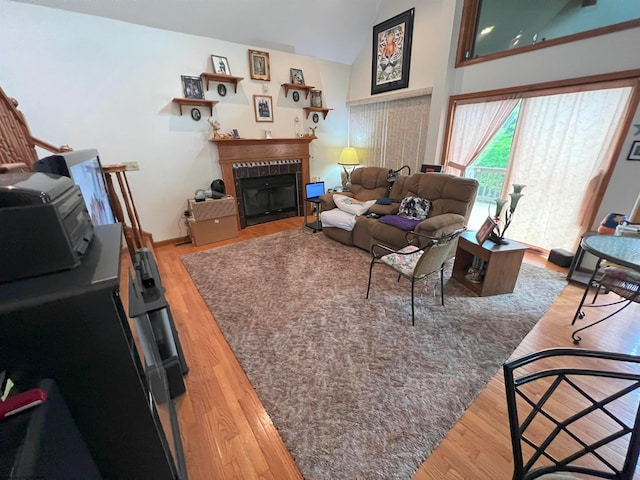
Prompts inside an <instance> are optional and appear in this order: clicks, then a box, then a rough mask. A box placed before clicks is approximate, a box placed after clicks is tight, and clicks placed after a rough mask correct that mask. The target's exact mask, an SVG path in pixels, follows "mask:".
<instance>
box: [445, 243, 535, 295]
mask: <svg viewBox="0 0 640 480" xmlns="http://www.w3.org/2000/svg"><path fill="white" fill-rule="evenodd" d="M508 242H509V243H508V244H506V245H496V244H495V243H493V242H492V241H490V240H487V241H485V242H484V243H483V244H482V245H478V241H477V240H476V232H464V233H463V234H462V235H461V236H460V238H459V239H458V247H457V249H456V259H455V262H454V264H453V273H452V277H453V278H455V279H456V280H457V281H459V282H460V283H462V284H463V285H464V286H465V287H467V288H468V289H469V290H471V291H472V292H474V293H476V294H477V295H479V296H480V297H488V296H490V295H501V294H504V293H511V292H513V289H514V287H515V285H516V280H518V273H519V272H520V265H521V264H522V259H523V257H524V252H525V251H526V250H527V246H526V245H523V244H521V243H518V242H515V241H513V240H508ZM474 257H477V258H479V259H481V260H482V261H483V262H484V265H485V270H484V276H483V277H482V281H481V282H480V283H474V282H472V281H471V280H469V279H468V278H467V277H466V275H467V273H468V272H469V267H471V266H472V265H473V263H474Z"/></svg>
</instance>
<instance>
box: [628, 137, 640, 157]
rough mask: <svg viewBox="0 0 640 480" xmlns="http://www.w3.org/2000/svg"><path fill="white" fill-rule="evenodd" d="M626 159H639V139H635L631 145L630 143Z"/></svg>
mask: <svg viewBox="0 0 640 480" xmlns="http://www.w3.org/2000/svg"><path fill="white" fill-rule="evenodd" d="M627 160H640V140H636V141H635V142H633V145H631V150H630V151H629V156H628V157H627Z"/></svg>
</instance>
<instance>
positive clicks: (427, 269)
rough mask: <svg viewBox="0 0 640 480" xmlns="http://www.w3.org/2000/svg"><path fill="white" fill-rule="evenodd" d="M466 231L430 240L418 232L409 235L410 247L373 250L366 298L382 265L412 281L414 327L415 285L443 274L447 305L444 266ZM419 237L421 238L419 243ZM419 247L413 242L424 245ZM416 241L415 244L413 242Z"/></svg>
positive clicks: (442, 291)
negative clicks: (372, 280)
mask: <svg viewBox="0 0 640 480" xmlns="http://www.w3.org/2000/svg"><path fill="white" fill-rule="evenodd" d="M465 230H466V228H460V229H458V230H455V231H454V232H451V233H448V234H446V235H443V236H441V237H438V238H435V237H428V236H426V235H421V234H419V233H416V232H407V234H406V239H407V243H408V245H407V246H406V247H403V248H401V249H399V250H393V249H392V248H389V247H387V246H386V245H382V244H375V245H373V246H372V247H371V257H372V258H371V265H370V266H369V281H368V283H367V296H366V298H369V291H370V290H371V277H372V272H373V266H374V265H375V264H376V263H382V264H384V265H387V266H388V267H390V268H391V269H393V270H394V271H395V272H396V273H397V274H398V281H399V280H400V278H401V277H406V278H408V279H410V280H411V325H415V324H416V322H415V318H416V316H415V284H416V282H418V281H420V280H423V279H426V278H428V277H429V276H431V275H433V274H434V273H440V302H441V304H442V305H444V264H445V262H446V261H447V259H448V258H449V251H450V249H451V247H452V246H453V244H454V242H455V241H456V240H457V239H458V237H459V236H460V234H461V233H462V232H464V231H465ZM419 238H422V240H421V241H420V240H419ZM425 240H426V242H427V243H426V246H424V247H422V248H420V247H418V246H416V245H414V244H413V243H420V244H424V243H425ZM412 242H413V243H412Z"/></svg>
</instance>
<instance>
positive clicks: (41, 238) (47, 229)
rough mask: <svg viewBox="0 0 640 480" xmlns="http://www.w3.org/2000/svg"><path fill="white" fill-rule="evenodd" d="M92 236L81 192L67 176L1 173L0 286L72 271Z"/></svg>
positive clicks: (89, 218) (37, 173)
mask: <svg viewBox="0 0 640 480" xmlns="http://www.w3.org/2000/svg"><path fill="white" fill-rule="evenodd" d="M92 237H93V226H92V224H91V217H90V216H89V212H87V207H86V206H85V203H84V199H83V197H82V192H81V191H80V187H78V186H77V185H76V184H74V183H73V181H72V180H71V179H70V178H68V177H63V176H60V175H53V174H45V173H39V172H24V173H8V174H2V175H0V282H8V281H12V280H17V279H20V278H26V277H34V276H38V275H44V274H46V273H50V272H56V271H59V270H66V269H69V268H74V267H77V266H78V265H79V264H80V258H81V255H82V254H83V253H84V252H85V250H86V249H87V247H88V246H89V243H90V242H91V239H92Z"/></svg>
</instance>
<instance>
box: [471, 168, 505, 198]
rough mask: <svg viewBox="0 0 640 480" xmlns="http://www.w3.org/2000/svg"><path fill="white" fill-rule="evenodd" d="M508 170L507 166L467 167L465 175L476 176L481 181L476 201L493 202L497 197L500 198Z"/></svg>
mask: <svg viewBox="0 0 640 480" xmlns="http://www.w3.org/2000/svg"><path fill="white" fill-rule="evenodd" d="M506 171H507V169H506V168H494V167H469V168H467V171H466V175H465V176H466V177H467V178H475V179H476V180H478V183H479V186H478V195H477V197H476V201H485V202H491V201H493V200H495V199H496V198H500V194H501V193H502V184H503V183H504V177H505V172H506Z"/></svg>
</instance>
